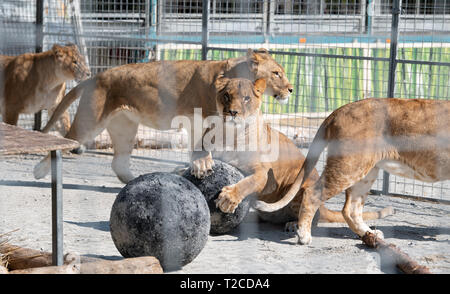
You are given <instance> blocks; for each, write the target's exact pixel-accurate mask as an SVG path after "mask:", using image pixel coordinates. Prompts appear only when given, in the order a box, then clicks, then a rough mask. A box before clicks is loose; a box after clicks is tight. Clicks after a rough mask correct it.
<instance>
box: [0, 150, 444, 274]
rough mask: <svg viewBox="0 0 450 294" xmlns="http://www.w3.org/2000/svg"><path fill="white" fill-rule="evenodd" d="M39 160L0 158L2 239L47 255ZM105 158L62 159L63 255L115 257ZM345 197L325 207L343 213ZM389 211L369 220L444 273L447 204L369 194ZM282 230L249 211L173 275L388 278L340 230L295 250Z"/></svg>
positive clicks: (111, 179) (47, 210)
mask: <svg viewBox="0 0 450 294" xmlns="http://www.w3.org/2000/svg"><path fill="white" fill-rule="evenodd" d="M42 158H43V157H42V156H41V155H23V156H8V157H2V158H1V159H0V233H2V232H8V231H12V230H15V229H19V230H18V231H17V232H14V233H13V234H12V235H11V238H12V241H11V243H13V244H17V245H20V246H23V247H29V248H33V249H38V250H40V249H42V250H45V251H51V191H50V176H47V177H46V178H45V179H43V180H35V179H34V178H33V174H32V171H33V167H34V166H35V164H37V163H38V162H39V161H40V160H41V159H42ZM111 159H112V157H111V156H104V155H94V154H90V153H85V154H83V155H81V156H78V155H70V154H64V157H63V182H64V186H63V187H64V190H63V195H64V204H63V210H64V251H65V252H69V251H70V252H78V253H80V254H82V255H86V256H92V257H99V258H105V259H110V260H114V259H121V258H122V257H121V255H120V253H119V252H118V251H117V249H116V248H115V246H114V243H113V241H112V239H111V235H110V232H109V215H110V211H111V207H112V204H113V202H114V200H115V197H116V195H117V193H118V192H119V191H120V189H121V188H122V187H123V184H122V183H121V182H120V181H119V180H118V179H117V178H116V176H115V175H114V173H113V171H112V169H111V168H110V164H111ZM175 167H176V165H174V164H168V163H161V162H155V161H150V160H142V159H133V160H132V171H133V172H134V174H135V175H136V176H138V175H140V174H144V173H149V172H154V171H165V172H170V171H172V170H173V169H174V168H175ZM343 200H344V199H343V197H342V196H338V197H335V198H333V199H331V200H329V202H327V207H329V208H332V209H338V210H341V209H342V205H343ZM389 205H391V206H393V207H394V209H395V210H396V214H395V215H392V216H389V217H387V218H385V219H382V220H374V221H369V222H368V224H369V225H370V226H376V228H377V229H379V230H381V231H383V233H384V235H385V238H386V240H387V241H388V242H390V243H393V244H395V245H397V246H398V247H399V248H400V249H401V250H403V251H404V252H405V253H407V254H408V255H409V256H410V257H411V258H413V259H415V260H416V261H417V262H419V263H420V264H422V265H425V266H428V267H429V268H430V270H431V271H432V272H433V273H450V254H449V252H450V227H449V225H448V224H449V223H450V222H449V220H450V205H443V204H435V203H429V202H418V201H412V200H408V199H401V198H392V197H386V196H384V197H383V196H369V198H368V200H367V203H366V206H365V207H366V210H377V209H381V208H383V207H386V206H389ZM283 229H284V226H283V225H274V224H270V223H264V222H261V221H259V219H258V217H257V214H256V212H255V211H253V210H251V211H250V213H249V214H248V216H247V217H246V219H245V220H244V222H243V223H241V225H240V226H239V227H238V228H237V229H236V230H235V231H233V232H231V233H229V234H225V235H221V236H209V239H208V242H207V243H206V246H205V248H204V249H203V250H202V252H201V253H200V254H199V255H198V256H197V258H196V259H195V260H194V261H193V262H191V263H190V264H188V265H186V266H184V267H183V268H182V269H181V270H179V271H176V272H174V273H225V274H239V273H242V274H246V273H256V274H258V273H275V274H276V273H326V274H328V273H393V272H395V271H393V270H392V269H391V268H389V267H382V268H380V257H379V255H378V254H377V253H376V252H375V251H374V250H372V249H368V248H367V247H365V246H364V245H363V244H362V242H361V241H360V240H359V239H358V238H357V236H356V235H355V234H354V233H353V232H352V231H351V230H350V229H349V228H348V227H347V225H346V224H328V223H320V224H319V226H318V227H317V228H315V229H314V230H313V232H312V234H313V243H312V244H311V245H308V246H300V245H297V244H296V241H297V238H296V236H295V234H294V233H287V232H284V230H283Z"/></svg>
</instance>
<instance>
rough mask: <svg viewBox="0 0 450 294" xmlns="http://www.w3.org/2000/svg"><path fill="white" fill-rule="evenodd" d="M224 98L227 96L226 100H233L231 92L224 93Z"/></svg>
mask: <svg viewBox="0 0 450 294" xmlns="http://www.w3.org/2000/svg"><path fill="white" fill-rule="evenodd" d="M223 98H225V101H231V97H230V94H228V93H225V94H223Z"/></svg>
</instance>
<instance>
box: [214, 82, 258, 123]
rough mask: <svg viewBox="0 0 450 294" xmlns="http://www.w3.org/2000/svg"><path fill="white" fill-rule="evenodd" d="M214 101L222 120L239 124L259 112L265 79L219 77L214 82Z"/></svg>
mask: <svg viewBox="0 0 450 294" xmlns="http://www.w3.org/2000/svg"><path fill="white" fill-rule="evenodd" d="M215 87H216V92H217V95H216V103H217V111H218V113H219V115H221V116H223V119H224V122H230V123H234V124H240V123H241V122H248V119H249V118H250V117H252V116H254V115H255V114H257V113H259V111H260V108H261V104H262V95H263V93H264V91H265V90H266V81H265V80H264V79H257V80H256V81H255V82H252V81H250V80H248V79H242V78H234V79H229V78H225V77H220V78H218V79H217V80H216V82H215Z"/></svg>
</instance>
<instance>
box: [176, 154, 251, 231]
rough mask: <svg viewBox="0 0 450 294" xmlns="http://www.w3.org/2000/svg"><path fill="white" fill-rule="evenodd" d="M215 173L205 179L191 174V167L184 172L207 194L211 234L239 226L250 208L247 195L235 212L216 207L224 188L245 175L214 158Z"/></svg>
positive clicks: (187, 177) (204, 194)
mask: <svg viewBox="0 0 450 294" xmlns="http://www.w3.org/2000/svg"><path fill="white" fill-rule="evenodd" d="M214 163H215V165H214V167H213V173H212V174H211V175H209V176H206V177H204V178H203V179H197V178H196V177H195V176H193V175H191V168H189V169H187V170H186V171H185V172H184V173H183V177H185V178H186V179H188V180H189V181H191V182H192V183H194V185H195V186H197V188H198V189H200V191H201V192H202V193H203V196H205V199H206V202H207V203H208V207H209V210H210V213H211V231H210V233H211V234H225V233H228V232H230V231H232V230H233V229H234V228H236V227H237V226H239V224H240V223H241V222H242V220H243V219H244V218H245V216H246V215H247V213H248V211H249V209H250V197H246V198H245V199H244V200H243V201H242V202H241V203H240V204H239V205H238V207H237V208H236V210H235V211H234V213H224V212H222V211H221V210H220V209H219V208H216V203H215V200H216V199H217V197H219V194H220V192H221V191H222V188H223V187H225V186H229V185H232V184H236V183H237V182H239V181H240V180H242V179H243V178H244V175H243V174H242V173H241V172H240V171H239V170H238V169H237V168H235V167H233V166H231V165H229V164H227V163H225V162H223V161H220V160H214Z"/></svg>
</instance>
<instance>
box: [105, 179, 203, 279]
mask: <svg viewBox="0 0 450 294" xmlns="http://www.w3.org/2000/svg"><path fill="white" fill-rule="evenodd" d="M210 224H211V222H210V215H209V209H208V204H207V203H206V201H205V198H204V197H203V194H202V193H201V192H200V190H199V189H198V188H197V187H195V185H193V184H192V183H191V182H189V181H188V180H186V179H185V178H183V177H181V176H178V175H175V174H171V173H163V172H155V173H150V174H145V175H142V176H140V177H138V178H136V179H134V180H132V181H130V182H129V183H128V184H127V185H126V186H125V187H124V188H123V189H122V190H121V191H120V193H119V194H118V195H117V197H116V200H115V201H114V204H113V206H112V209H111V216H110V229H111V236H112V239H113V241H114V244H115V246H116V248H117V250H118V251H119V252H120V254H122V256H124V257H126V258H128V257H138V256H155V257H156V258H157V259H158V260H159V261H160V263H161V266H162V267H163V269H164V271H170V270H175V269H179V268H181V267H182V266H184V265H186V264H188V263H190V262H191V261H192V260H194V258H195V257H197V255H198V254H199V253H200V251H202V249H203V248H204V246H205V244H206V241H207V240H208V235H209V230H210Z"/></svg>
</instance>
